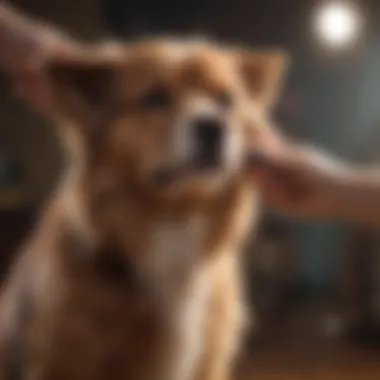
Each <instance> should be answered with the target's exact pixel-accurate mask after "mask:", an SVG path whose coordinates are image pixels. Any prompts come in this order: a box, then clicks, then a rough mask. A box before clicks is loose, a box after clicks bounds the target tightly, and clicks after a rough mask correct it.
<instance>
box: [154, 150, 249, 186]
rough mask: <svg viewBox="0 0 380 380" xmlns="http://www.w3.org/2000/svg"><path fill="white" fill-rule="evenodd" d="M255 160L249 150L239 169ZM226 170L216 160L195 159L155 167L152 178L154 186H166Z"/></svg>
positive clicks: (221, 173) (245, 167) (218, 173)
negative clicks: (184, 162) (183, 162)
mask: <svg viewBox="0 0 380 380" xmlns="http://www.w3.org/2000/svg"><path fill="white" fill-rule="evenodd" d="M255 162H256V153H255V151H249V152H247V153H246V154H245V156H244V159H243V160H242V165H241V167H240V170H246V169H249V167H251V166H252V165H254V163H255ZM226 172H227V170H226V169H225V168H223V165H220V164H218V163H217V162H212V161H207V162H206V161H204V160H195V161H192V162H190V163H186V164H168V165H162V166H160V167H159V168H156V169H155V170H154V172H153V176H152V180H153V183H154V184H155V185H156V186H159V187H168V186H170V185H174V184H176V183H178V182H180V181H183V180H186V179H191V178H195V177H197V178H205V179H207V178H212V177H214V176H217V175H223V173H226Z"/></svg>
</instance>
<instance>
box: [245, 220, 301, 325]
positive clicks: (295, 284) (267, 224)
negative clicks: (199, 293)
mask: <svg viewBox="0 0 380 380" xmlns="http://www.w3.org/2000/svg"><path fill="white" fill-rule="evenodd" d="M247 262H248V265H247V272H248V278H249V282H248V284H249V290H250V297H251V303H252V305H254V312H255V315H256V316H257V319H258V323H259V328H265V326H266V325H267V324H271V323H272V322H275V321H276V320H277V319H278V318H282V316H283V315H284V314H285V313H287V312H288V311H289V310H290V309H291V306H292V305H293V304H294V301H295V300H296V296H297V295H298V293H299V287H300V282H301V273H300V267H299V252H297V248H296V241H295V240H294V236H293V234H292V232H291V230H290V228H289V225H288V224H287V223H286V221H284V220H282V219H277V218H275V217H268V218H266V219H265V220H264V221H263V222H262V224H261V227H260V229H259V231H258V233H257V236H256V237H253V238H252V241H251V242H250V244H249V246H248V248H247Z"/></svg>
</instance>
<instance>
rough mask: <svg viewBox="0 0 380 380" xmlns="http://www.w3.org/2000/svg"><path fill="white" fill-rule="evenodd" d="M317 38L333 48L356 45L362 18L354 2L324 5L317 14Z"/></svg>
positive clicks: (332, 2) (331, 2)
mask: <svg viewBox="0 0 380 380" xmlns="http://www.w3.org/2000/svg"><path fill="white" fill-rule="evenodd" d="M314 27H315V31H316V34H317V37H318V38H319V39H320V40H321V41H322V42H323V43H324V44H326V45H328V46H330V47H331V48H336V49H338V48H344V47H347V46H349V45H352V44H354V43H355V42H356V41H357V39H358V37H359V35H360V32H361V17H360V14H359V11H358V9H357V8H356V7H355V6H354V5H353V4H352V2H350V1H348V0H346V1H344V0H341V1H339V0H337V1H333V0H332V1H329V2H325V3H323V4H322V5H321V6H320V7H319V8H318V9H317V11H316V14H315V25H314Z"/></svg>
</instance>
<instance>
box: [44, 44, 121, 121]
mask: <svg viewBox="0 0 380 380" xmlns="http://www.w3.org/2000/svg"><path fill="white" fill-rule="evenodd" d="M100 53H101V51H92V52H86V53H84V52H83V54H81V55H78V56H75V57H67V58H60V59H56V60H54V61H50V62H49V63H48V64H47V66H46V72H47V76H48V80H49V84H50V87H51V89H52V92H53V96H54V99H55V103H56V109H57V111H58V112H59V114H60V115H61V116H64V117H69V118H71V119H73V120H75V121H78V122H80V123H96V122H99V121H101V120H102V119H103V117H104V116H105V114H106V113H107V110H109V108H110V105H111V104H112V103H113V102H114V101H115V98H116V92H117V91H116V82H117V80H116V78H117V74H118V72H119V68H120V67H121V60H120V59H119V58H118V57H115V56H109V55H107V54H105V55H103V54H100Z"/></svg>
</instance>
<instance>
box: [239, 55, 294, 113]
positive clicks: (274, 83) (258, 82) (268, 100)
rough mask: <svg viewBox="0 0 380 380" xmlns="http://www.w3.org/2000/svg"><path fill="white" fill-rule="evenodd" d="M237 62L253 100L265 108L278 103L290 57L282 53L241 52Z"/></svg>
mask: <svg viewBox="0 0 380 380" xmlns="http://www.w3.org/2000/svg"><path fill="white" fill-rule="evenodd" d="M237 61H238V65H239V68H240V70H241V72H242V75H243V80H244V83H245V84H246V86H247V88H248V91H249V92H250V94H251V95H252V97H253V99H254V100H256V101H259V102H261V103H262V104H263V105H264V106H265V107H271V106H272V105H274V103H275V102H276V101H277V97H278V96H279V94H280V91H281V87H282V84H283V81H284V77H285V73H286V69H287V67H288V57H287V55H286V54H285V53H283V52H281V51H249V50H246V51H239V52H237Z"/></svg>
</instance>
